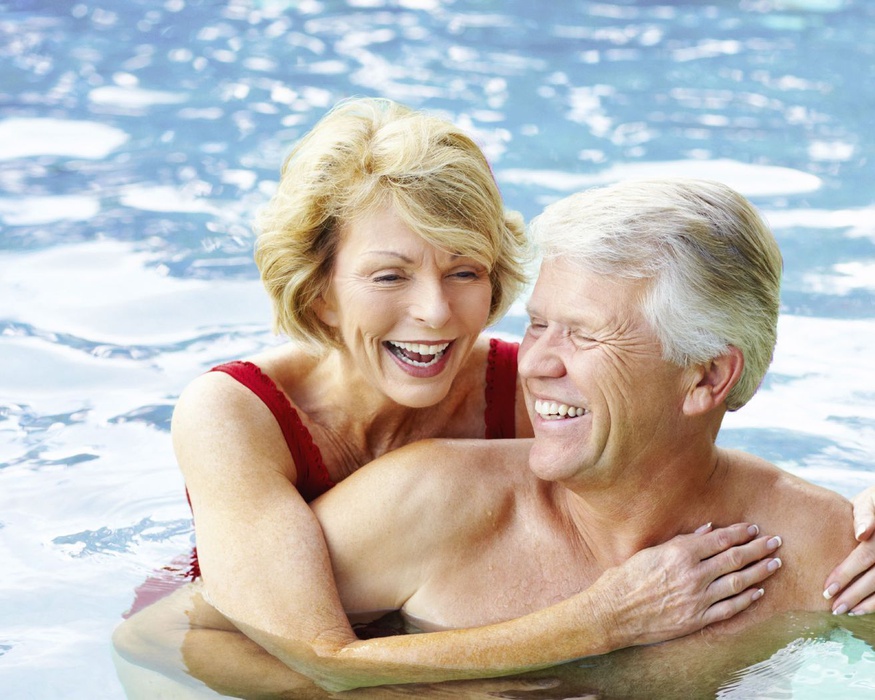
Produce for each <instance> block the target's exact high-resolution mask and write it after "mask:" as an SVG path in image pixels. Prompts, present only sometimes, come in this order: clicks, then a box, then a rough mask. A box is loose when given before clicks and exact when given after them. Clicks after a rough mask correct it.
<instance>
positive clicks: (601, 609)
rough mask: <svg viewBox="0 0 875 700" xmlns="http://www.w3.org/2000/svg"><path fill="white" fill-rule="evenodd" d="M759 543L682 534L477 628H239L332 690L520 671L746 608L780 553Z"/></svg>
mask: <svg viewBox="0 0 875 700" xmlns="http://www.w3.org/2000/svg"><path fill="white" fill-rule="evenodd" d="M752 537H753V534H752V531H749V530H748V525H747V524H744V525H736V526H733V527H732V528H724V529H723V530H722V531H720V532H719V533H718V532H710V531H708V530H703V531H702V532H700V533H697V534H693V535H683V536H680V537H677V538H675V539H674V540H672V541H670V542H668V543H666V544H664V545H661V546H659V547H654V548H650V549H647V550H643V551H641V552H639V553H638V554H636V555H635V556H633V557H632V558H630V559H629V560H627V562H625V563H624V564H623V565H622V566H621V567H616V568H613V569H609V570H608V571H606V572H604V573H603V574H602V576H601V577H600V578H599V579H598V580H597V581H596V582H595V583H594V584H593V585H592V586H591V587H590V588H588V589H587V590H585V591H583V592H581V593H579V594H577V595H575V596H572V597H571V598H569V599H567V600H565V601H562V602H560V603H557V604H556V605H553V606H551V607H548V608H544V609H543V610H539V611H537V612H533V613H530V614H528V615H525V616H523V617H520V618H516V619H513V620H508V621H504V622H499V623H496V624H492V625H486V626H483V627H478V628H471V629H461V630H449V631H444V632H432V633H426V634H416V635H402V636H393V637H381V638H377V639H371V640H350V638H349V636H348V634H347V633H346V632H345V629H348V628H344V627H339V628H338V629H337V630H335V631H331V630H328V631H326V632H324V633H323V634H321V635H320V636H319V637H317V638H315V639H313V640H310V641H309V642H308V643H306V644H302V643H301V642H300V641H297V642H290V641H289V640H287V639H281V638H278V637H274V636H270V635H265V634H264V633H260V632H259V631H257V630H253V629H251V628H248V627H247V626H246V625H245V624H242V625H240V629H241V630H242V631H243V632H244V633H245V634H246V635H247V636H249V637H250V638H252V639H254V640H255V641H257V642H258V643H259V644H261V645H262V646H263V647H264V648H265V649H267V650H268V651H269V652H270V653H271V654H273V655H274V656H275V657H277V658H278V659H280V660H281V661H282V662H283V663H284V664H285V665H287V666H288V667H289V668H291V669H293V670H295V671H297V672H299V673H302V674H304V675H306V676H308V677H310V678H312V679H313V680H314V681H315V682H316V683H318V684H319V685H320V686H322V687H324V688H327V689H330V690H346V689H350V688H355V687H363V686H374V685H387V684H398V683H421V682H435V681H446V680H457V679H466V678H485V677H490V676H503V675H512V674H516V673H522V672H524V671H529V670H533V669H537V668H544V667H547V666H552V665H556V664H560V663H563V662H566V661H570V660H572V659H576V658H580V657H583V656H590V655H595V654H603V653H606V652H609V651H613V650H615V649H619V648H623V647H626V646H631V645H636V644H648V643H652V642H656V641H664V640H667V639H672V638H675V637H679V636H683V635H685V634H689V633H691V632H694V631H697V630H699V629H701V628H702V627H705V626H706V625H708V624H711V623H713V622H718V621H720V620H723V619H726V618H728V617H731V616H732V615H734V614H737V613H738V612H740V611H742V610H744V609H745V608H746V607H748V606H749V605H750V604H751V603H752V602H753V601H754V600H756V599H757V598H758V597H759V596H760V595H762V589H759V588H757V587H756V586H757V585H758V584H759V582H761V581H762V580H763V579H765V578H767V577H768V576H769V575H770V574H771V571H770V570H769V568H768V562H769V560H770V559H769V557H768V555H769V554H770V553H771V552H773V550H774V549H775V545H774V544H770V543H769V541H770V540H771V539H772V538H768V537H758V538H756V539H753V541H750V542H748V541H749V540H751V538H752ZM729 545H738V548H737V550H736V555H737V557H740V559H741V561H742V563H741V565H740V566H742V567H745V566H746V567H747V568H744V569H743V570H742V571H740V572H737V573H736V575H734V576H726V574H729V573H730V572H733V571H734V570H735V568H736V563H737V561H738V560H739V559H738V558H732V557H728V556H723V557H721V556H717V555H718V553H721V552H722V553H723V554H724V555H725V552H724V551H723V550H725V549H726V548H727V547H728V546H729ZM763 557H765V559H764V558H763ZM751 562H757V563H756V564H752V565H750V566H747V565H748V564H751ZM666 571H669V572H674V575H673V576H672V577H671V578H670V579H669V578H667V577H666V576H665V572H666Z"/></svg>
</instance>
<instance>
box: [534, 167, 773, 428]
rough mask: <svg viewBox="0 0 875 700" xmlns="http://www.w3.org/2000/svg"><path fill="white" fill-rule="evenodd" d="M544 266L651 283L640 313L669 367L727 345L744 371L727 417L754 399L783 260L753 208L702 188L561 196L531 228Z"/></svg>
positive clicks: (665, 186)
mask: <svg viewBox="0 0 875 700" xmlns="http://www.w3.org/2000/svg"><path fill="white" fill-rule="evenodd" d="M531 234H532V237H533V240H534V242H535V245H536V246H537V247H538V249H539V252H540V253H541V255H543V257H544V259H545V260H549V259H550V258H558V257H561V258H563V259H566V260H571V261H574V262H576V263H578V264H580V265H581V266H582V267H583V268H584V269H586V270H588V271H590V272H593V273H595V274H600V275H606V276H611V277H621V278H626V279H644V280H649V281H650V285H649V287H648V290H647V293H646V295H645V297H644V299H643V301H642V312H643V313H644V315H645V318H646V319H647V321H648V323H649V324H650V326H651V327H652V328H653V330H654V331H655V332H656V334H657V336H658V338H659V340H660V342H661V344H662V349H663V356H664V358H665V359H666V360H668V361H671V362H674V363H675V364H678V365H681V366H689V365H693V364H700V363H705V362H708V361H709V360H712V359H714V358H715V357H718V356H719V355H722V354H723V353H724V352H726V350H727V348H728V346H730V345H732V346H735V347H737V348H738V349H739V350H741V351H742V353H743V354H744V370H743V372H742V375H741V378H740V379H739V381H738V383H737V384H736V385H735V387H733V388H732V390H731V392H730V393H729V396H728V397H727V400H726V406H727V408H728V409H729V410H730V411H734V410H737V409H738V408H741V406H743V405H744V404H745V403H747V402H748V401H749V400H750V398H751V397H752V396H753V395H754V394H755V393H756V390H757V389H758V388H759V385H760V383H761V382H762V380H763V377H764V376H765V374H766V370H768V367H769V364H770V363H771V361H772V353H773V351H774V347H775V341H776V338H777V323H778V310H779V306H780V285H781V269H782V260H781V253H780V250H779V249H778V244H777V242H776V241H775V238H774V236H773V235H772V233H771V231H770V230H769V227H768V226H767V225H766V223H765V222H764V221H763V219H762V217H761V216H760V215H759V213H758V212H757V211H756V209H755V208H754V206H753V205H752V204H751V203H750V202H749V201H748V200H747V199H745V198H744V197H743V196H742V195H740V194H739V193H738V192H735V191H734V190H732V189H731V188H729V187H727V186H726V185H723V184H720V183H717V182H711V181H707V180H642V181H628V182H623V183H619V184H616V185H612V186H609V187H604V188H596V189H592V190H588V191H586V192H581V193H579V194H575V195H571V196H570V197H566V198H565V199H562V200H560V201H558V202H556V203H554V204H552V205H550V206H549V207H547V208H546V209H545V210H544V212H543V213H542V214H541V215H540V216H538V217H536V218H535V219H534V220H533V221H532V223H531Z"/></svg>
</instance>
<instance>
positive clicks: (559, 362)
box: [518, 328, 565, 379]
mask: <svg viewBox="0 0 875 700" xmlns="http://www.w3.org/2000/svg"><path fill="white" fill-rule="evenodd" d="M560 343H561V338H560V337H559V334H558V333H557V332H556V331H555V330H553V329H550V328H545V329H543V330H542V331H541V332H540V333H538V334H537V335H536V334H533V333H532V332H531V331H530V330H529V331H526V335H525V337H524V338H523V342H522V344H521V345H520V352H519V358H518V368H519V373H520V377H522V378H523V379H537V378H538V377H561V376H563V375H564V374H565V362H564V360H563V359H562V354H561V352H560V351H561V345H560Z"/></svg>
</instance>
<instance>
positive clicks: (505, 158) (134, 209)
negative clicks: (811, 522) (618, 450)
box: [0, 0, 875, 699]
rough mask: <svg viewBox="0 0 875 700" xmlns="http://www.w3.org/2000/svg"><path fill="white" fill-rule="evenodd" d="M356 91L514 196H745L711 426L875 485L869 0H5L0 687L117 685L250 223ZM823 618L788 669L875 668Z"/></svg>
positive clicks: (788, 460) (245, 296)
mask: <svg viewBox="0 0 875 700" xmlns="http://www.w3.org/2000/svg"><path fill="white" fill-rule="evenodd" d="M349 95H381V96H386V97H391V98H395V99H398V100H400V101H403V102H406V103H408V104H410V105H412V106H415V107H421V108H426V109H429V110H432V111H436V112H438V113H440V114H442V115H444V116H446V117H448V118H451V119H453V120H455V121H456V122H458V123H459V124H461V125H462V126H464V127H465V128H466V129H468V130H469V131H470V132H471V133H472V134H473V135H474V136H475V137H476V139H477V140H478V141H479V142H480V143H481V144H482V146H483V148H484V150H485V151H486V152H487V154H488V156H489V157H490V159H491V161H492V163H493V164H494V167H495V171H496V175H497V178H498V180H499V183H500V185H501V187H502V191H503V193H504V195H505V198H506V200H507V203H508V205H509V206H511V207H513V208H516V209H519V210H520V211H522V212H523V214H524V215H525V216H526V217H527V218H530V217H531V216H533V215H534V214H536V213H537V212H538V211H539V210H540V209H541V207H542V206H543V205H544V204H545V203H547V202H549V201H552V200H553V199H555V198H558V197H560V196H563V195H565V194H567V193H569V192H571V191H574V190H577V189H581V188H583V187H586V186H590V185H593V184H599V183H606V182H610V181H613V180H616V179H620V178H624V177H635V176H641V175H648V176H649V175H656V176H659V175H695V176H704V177H711V178H714V179H719V180H723V181H725V182H727V183H728V184H730V185H732V186H734V187H736V188H737V189H739V190H741V191H742V192H743V193H745V194H747V195H748V196H749V197H751V199H752V200H753V201H754V202H755V203H756V204H757V205H758V206H760V207H761V208H762V210H763V211H764V212H765V214H766V216H767V218H768V219H769V221H770V222H771V223H772V225H773V226H774V228H775V231H776V234H777V236H778V238H779V240H780V243H781V246H782V249H783V251H784V255H785V271H786V274H785V284H784V294H783V303H784V308H783V316H782V319H781V324H780V337H779V343H778V349H777V353H776V357H775V362H774V365H773V369H772V371H771V372H770V374H769V376H768V378H767V381H766V383H765V385H764V387H763V390H762V391H761V392H760V394H759V395H758V396H757V397H756V398H755V399H754V401H753V402H752V403H751V404H750V405H749V406H747V407H746V408H745V409H743V410H742V411H741V412H739V413H738V414H735V415H732V416H730V418H729V420H728V421H727V423H726V428H725V430H724V433H723V435H722V442H723V443H724V444H727V445H734V446H739V447H743V448H744V449H747V450H749V451H752V452H755V453H758V454H761V455H763V456H765V457H766V458H768V459H771V460H773V461H775V462H777V463H778V464H780V465H781V466H783V467H785V468H786V469H789V470H791V471H793V472H795V473H798V474H800V475H802V476H804V477H806V478H808V479H811V480H813V481H816V482H818V483H820V484H823V485H826V486H828V487H831V488H834V489H836V490H838V491H839V492H841V493H843V494H846V495H852V494H853V493H855V492H856V491H857V490H859V489H861V488H862V487H864V486H866V485H869V484H871V483H873V482H875V473H873V472H875V372H873V371H872V369H871V366H870V358H871V357H872V356H873V351H875V303H873V301H875V192H873V186H872V183H873V182H875V136H873V129H872V115H873V114H875V5H873V4H872V3H869V2H866V1H865V0H856V1H854V0H795V1H793V0H733V1H730V0H713V1H712V2H670V1H668V0H665V1H663V2H654V1H645V2H619V1H614V2H609V1H602V2H589V1H587V0H575V1H568V2H561V1H558V0H557V1H556V2H543V3H541V2H531V0H528V1H526V2H522V1H517V0H512V1H509V2H507V1H502V2H499V1H497V0H480V1H475V0H458V1H456V2H451V1H445V0H397V1H391V0H348V1H347V2H340V1H336V0H325V1H322V2H318V1H316V0H301V1H300V2H295V1H292V0H287V1H285V2H281V1H279V0H263V1H256V0H231V1H230V2H218V0H209V1H207V0H201V1H194V0H189V1H186V0H165V2H152V1H147V0H97V1H95V2H91V1H90V0H89V1H86V2H80V3H73V2H67V1H66V0H43V1H36V0H0V562H2V567H0V688H2V695H3V697H8V698H31V697H33V698H56V697H64V698H89V699H93V698H121V697H124V695H123V691H122V688H121V685H120V684H119V681H118V679H117V677H116V674H115V670H114V668H113V665H112V662H111V659H110V655H109V641H108V638H109V634H110V632H111V630H112V629H113V627H114V626H115V625H116V623H117V622H118V620H119V619H120V615H121V613H122V612H123V611H124V610H125V609H126V608H127V607H128V605H129V604H130V602H131V598H132V591H133V589H134V587H135V586H136V585H138V584H139V583H141V581H142V580H143V578H144V577H145V575H146V574H147V572H148V571H149V570H151V569H152V568H153V567H155V566H160V565H163V564H165V563H167V562H169V561H170V560H171V559H172V558H173V557H174V556H176V555H177V554H179V553H181V552H184V551H186V550H187V549H188V547H189V545H190V542H191V538H192V530H191V523H190V519H189V511H188V507H187V505H186V503H185V500H184V496H183V489H182V482H181V479H180V476H179V474H178V473H177V469H176V467H175V464H174V460H173V456H172V452H171V447H170V439H169V433H168V424H169V418H170V414H171V410H172V406H173V403H174V400H175V398H176V396H177V395H178V394H179V392H180V390H181V389H182V387H183V386H184V385H185V384H186V383H187V382H188V381H189V380H190V379H191V378H192V377H194V376H196V375H197V374H199V373H200V372H202V371H203V370H204V369H206V368H208V367H210V366H212V365H214V364H216V363H218V362H221V361H224V360H227V359H231V358H237V357H240V356H244V355H247V354H250V353H252V352H255V351H257V350H259V349H262V348H263V347H265V346H266V345H269V344H272V343H276V342H279V340H278V339H275V338H274V337H273V336H272V334H271V333H270V330H269V325H270V324H269V308H268V304H267V301H266V298H265V295H264V294H263V292H262V290H261V288H260V283H259V282H258V279H257V272H256V270H255V268H254V265H253V264H252V261H251V249H252V243H253V238H252V234H251V231H250V228H249V221H250V219H251V216H252V213H253V211H254V210H255V208H256V207H257V206H258V205H259V204H260V203H262V202H264V201H265V200H266V198H267V197H268V196H269V194H270V192H271V191H272V188H273V186H274V182H275V180H276V178H277V174H278V170H279V166H280V163H281V161H282V158H283V155H284V153H285V152H286V151H287V150H288V148H289V146H290V144H291V143H292V142H293V141H294V139H296V138H297V137H298V136H300V135H301V134H302V133H303V132H304V131H305V130H306V129H307V128H308V127H309V126H310V125H312V124H313V123H314V122H315V120H316V119H317V118H318V117H319V116H320V115H321V114H323V113H324V111H325V110H326V109H327V108H328V107H329V106H330V105H332V104H333V103H334V102H335V101H336V100H338V99H340V98H342V97H346V96H349ZM522 328H523V318H522V315H521V313H520V310H519V308H515V309H514V310H512V311H511V313H510V315H509V316H508V317H507V318H506V319H504V320H503V321H502V322H501V323H500V324H499V326H498V329H499V330H500V331H501V332H503V333H506V334H508V335H518V334H519V333H521V331H522ZM835 526H840V524H836V525H835ZM825 644H826V642H825ZM828 644H831V645H832V646H828V647H826V646H825V647H823V649H821V652H822V654H821V657H818V658H824V659H829V658H830V655H831V654H832V655H833V656H835V655H837V658H839V662H836V663H837V665H835V666H829V667H827V668H826V670H825V671H824V672H822V673H820V672H818V671H817V668H816V666H812V664H811V663H808V664H802V665H799V664H797V665H796V666H793V667H792V668H791V670H788V671H786V673H785V674H784V681H785V682H784V685H783V686H781V687H783V688H791V690H792V692H791V695H792V696H793V697H804V696H805V688H806V687H808V688H810V689H811V690H812V693H813V696H815V697H827V696H828V695H829V694H830V693H834V696H835V697H854V694H853V693H852V692H851V690H849V689H855V688H868V689H871V688H872V687H873V686H875V659H873V656H872V654H871V650H870V651H869V652H867V653H868V656H866V655H865V654H863V655H862V656H859V655H858V656H857V657H855V659H856V660H855V661H854V663H850V662H849V661H848V659H850V655H849V653H846V652H845V651H843V650H844V649H845V647H843V646H842V645H838V647H836V643H835V641H834V640H832V641H829V642H828ZM836 650H837V651H836ZM855 653H856V652H855ZM858 657H859V658H858ZM842 660H844V661H842ZM842 663H844V664H845V666H847V668H850V669H851V670H850V671H848V670H847V669H846V668H845V666H842V665H841V664H842ZM803 670H804V671H805V673H807V676H805V674H803ZM794 674H795V675H794ZM800 674H801V675H800ZM812 674H813V675H812ZM803 676H804V677H803ZM812 678H813V679H814V680H813V681H812V680H811V679H812ZM779 685H780V684H779ZM866 692H868V691H866ZM541 697H546V696H545V695H541ZM782 697H788V696H787V695H786V694H785V695H783V696H782Z"/></svg>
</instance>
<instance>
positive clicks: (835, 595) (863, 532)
mask: <svg viewBox="0 0 875 700" xmlns="http://www.w3.org/2000/svg"><path fill="white" fill-rule="evenodd" d="M853 503H854V534H855V535H856V537H857V541H858V542H859V543H860V544H858V545H857V546H856V547H855V548H854V551H853V552H851V553H850V554H849V555H848V557H847V558H846V559H845V560H844V561H843V562H842V563H841V564H839V565H838V566H837V567H836V568H835V569H833V570H832V572H831V573H830V575H829V576H828V577H827V579H826V583H825V584H824V591H823V596H824V598H827V599H833V604H832V609H833V612H834V613H836V614H837V615H841V614H843V613H846V612H850V614H852V615H863V614H865V613H871V612H875V537H872V534H873V533H875V486H870V487H869V488H868V489H866V490H865V491H863V492H862V493H860V494H858V495H857V497H856V498H854V501H853Z"/></svg>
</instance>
